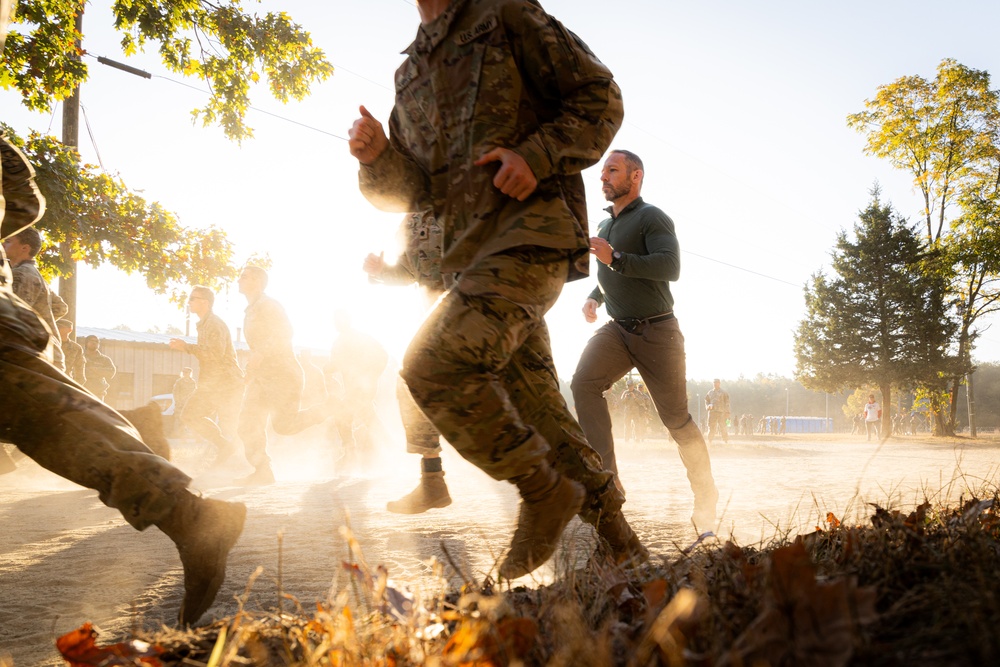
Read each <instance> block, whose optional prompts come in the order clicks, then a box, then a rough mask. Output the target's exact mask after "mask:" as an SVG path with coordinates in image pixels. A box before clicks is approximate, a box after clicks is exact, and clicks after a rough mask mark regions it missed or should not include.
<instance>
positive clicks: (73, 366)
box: [61, 340, 87, 384]
mask: <svg viewBox="0 0 1000 667" xmlns="http://www.w3.org/2000/svg"><path fill="white" fill-rule="evenodd" d="M61 347H62V351H63V357H65V360H66V375H68V376H70V377H71V378H73V379H74V380H76V381H77V382H78V383H80V384H85V383H86V382H87V371H86V367H85V364H84V359H83V346H82V345H80V344H79V343H76V342H74V341H71V340H64V341H61Z"/></svg>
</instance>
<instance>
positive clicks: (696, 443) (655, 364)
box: [572, 318, 716, 499]
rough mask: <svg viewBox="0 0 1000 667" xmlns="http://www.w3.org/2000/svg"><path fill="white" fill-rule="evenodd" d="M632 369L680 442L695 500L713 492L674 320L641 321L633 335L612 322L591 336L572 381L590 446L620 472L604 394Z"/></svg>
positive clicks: (682, 339)
mask: <svg viewBox="0 0 1000 667" xmlns="http://www.w3.org/2000/svg"><path fill="white" fill-rule="evenodd" d="M633 368H635V369H636V370H638V371H639V375H640V376H641V377H642V381H643V382H644V383H645V385H646V389H648V390H649V395H650V397H651V398H652V399H653V405H654V406H655V407H656V413H657V414H658V415H659V417H660V421H661V422H663V425H664V426H665V427H667V430H668V431H670V435H671V436H672V437H673V438H674V440H675V441H677V445H678V451H679V452H680V455H681V461H682V462H683V463H684V466H685V468H686V469H687V474H688V480H689V481H690V482H691V488H692V490H693V491H694V493H695V498H696V499H697V498H698V497H699V496H702V495H703V494H707V495H712V494H714V493H715V492H716V491H715V480H714V478H713V477H712V464H711V460H710V458H709V455H708V448H707V446H706V445H705V438H704V437H703V436H702V434H701V431H700V430H699V429H698V428H697V426H696V425H695V424H694V423H693V421H692V419H691V414H690V412H688V403H687V378H686V372H687V368H686V361H685V353H684V334H682V333H681V329H680V326H679V325H678V323H677V319H676V318H675V319H670V320H665V321H663V322H656V323H654V324H646V325H643V326H642V327H641V328H639V329H637V330H636V332H635V333H629V332H628V331H626V330H625V329H624V328H622V326H621V325H619V324H617V323H616V322H608V323H607V324H605V325H604V326H602V327H601V328H600V329H598V330H597V331H596V332H595V333H594V335H593V337H591V339H590V341H589V342H588V343H587V347H586V348H585V349H584V351H583V354H582V355H581V356H580V362H579V363H578V364H577V367H576V373H574V375H573V382H572V390H573V400H574V402H575V403H576V413H577V415H578V417H579V419H580V425H581V426H582V427H583V431H584V433H585V434H586V436H587V441H588V442H590V446H591V447H593V448H594V449H595V450H596V451H597V453H598V454H600V455H601V458H602V459H603V460H604V465H605V466H606V467H607V468H608V469H610V470H613V471H614V472H615V473H617V472H618V463H617V461H616V460H615V442H614V435H613V434H612V431H611V412H610V410H609V409H608V401H607V399H605V398H604V392H606V391H607V390H608V389H610V388H611V385H613V384H614V383H615V382H617V381H618V380H620V379H621V378H623V377H625V374H626V373H628V372H629V371H630V370H632V369H633ZM689 424H690V426H688V425H689Z"/></svg>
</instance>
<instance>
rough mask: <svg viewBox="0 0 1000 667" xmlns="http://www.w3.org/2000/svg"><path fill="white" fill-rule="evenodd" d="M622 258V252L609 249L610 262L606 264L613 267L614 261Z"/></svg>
mask: <svg viewBox="0 0 1000 667" xmlns="http://www.w3.org/2000/svg"><path fill="white" fill-rule="evenodd" d="M621 259H622V253H621V251H619V250H613V251H611V262H610V263H609V264H608V266H609V267H610V268H612V269H613V268H615V262H620V261H621Z"/></svg>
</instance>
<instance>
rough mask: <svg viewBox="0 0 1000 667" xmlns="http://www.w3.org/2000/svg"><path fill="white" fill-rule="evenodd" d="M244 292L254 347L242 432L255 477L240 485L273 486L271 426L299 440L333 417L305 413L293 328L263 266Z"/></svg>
mask: <svg viewBox="0 0 1000 667" xmlns="http://www.w3.org/2000/svg"><path fill="white" fill-rule="evenodd" d="M239 285H240V293H241V294H243V295H244V296H245V297H246V298H247V309H246V315H245V317H244V320H243V333H244V334H245V335H246V337H247V345H248V346H249V347H250V360H249V361H248V362H247V366H246V389H245V392H244V394H243V407H242V408H241V409H240V418H239V426H238V428H237V431H238V433H239V436H240V440H242V441H243V448H244V451H245V453H246V457H247V461H249V462H250V465H252V466H253V467H254V472H253V473H251V474H250V475H248V476H247V477H244V478H242V479H239V480H237V483H238V484H251V485H257V484H273V483H274V472H273V471H272V470H271V459H270V457H269V456H268V455H267V423H268V419H270V421H271V427H272V428H273V429H274V431H275V433H278V434H280V435H294V434H295V433H299V432H300V431H303V430H305V429H307V428H309V427H310V426H314V425H316V424H320V423H322V422H323V421H325V420H326V418H327V417H328V416H329V410H328V409H327V406H326V405H318V406H313V407H311V408H309V409H307V410H300V409H299V405H300V402H301V399H302V385H303V379H302V367H301V366H299V362H298V360H297V359H296V358H295V352H294V350H293V348H292V324H291V322H289V321H288V316H287V315H286V314H285V309H284V308H283V307H282V305H281V304H280V303H278V302H277V301H275V300H274V299H272V298H271V297H270V296H268V295H267V294H264V289H265V288H266V287H267V271H265V270H264V269H262V268H260V267H259V266H248V267H246V268H245V269H243V273H242V274H240V278H239Z"/></svg>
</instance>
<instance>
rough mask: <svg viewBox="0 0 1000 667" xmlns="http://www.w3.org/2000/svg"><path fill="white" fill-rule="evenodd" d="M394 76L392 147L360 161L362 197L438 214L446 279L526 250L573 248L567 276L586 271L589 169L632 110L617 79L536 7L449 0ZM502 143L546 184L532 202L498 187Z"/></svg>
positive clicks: (526, 2)
mask: <svg viewBox="0 0 1000 667" xmlns="http://www.w3.org/2000/svg"><path fill="white" fill-rule="evenodd" d="M405 53H406V55H407V59H406V61H405V62H404V63H403V64H402V65H401V66H400V68H399V69H398V70H397V71H396V104H395V106H394V108H393V111H392V114H391V116H390V118H389V136H390V146H389V148H388V149H387V150H385V151H384V152H383V153H382V154H381V155H380V156H379V157H378V158H377V159H376V160H375V161H374V162H372V163H371V164H369V165H362V166H361V171H360V185H361V190H362V192H363V193H364V195H365V196H366V197H367V198H368V199H369V200H370V201H371V202H372V203H373V204H374V205H376V206H378V207H380V208H382V209H384V210H395V211H402V212H414V211H423V210H425V209H427V208H430V209H432V210H433V211H434V214H435V216H436V217H437V220H438V223H439V224H440V225H441V229H442V237H443V238H442V247H443V248H444V253H443V257H442V264H441V268H442V271H444V272H445V273H460V272H461V271H463V270H464V269H465V268H466V267H468V266H470V265H472V264H473V263H475V262H476V261H478V260H480V259H482V258H483V257H487V256H489V255H493V254H496V253H499V252H503V251H505V250H508V249H510V248H514V247H518V246H541V247H546V248H559V249H565V250H567V252H569V253H570V254H571V255H572V257H573V259H574V260H575V262H573V263H572V264H571V267H570V276H569V278H570V279H575V278H581V277H583V276H585V275H587V273H588V263H589V257H588V248H589V241H588V239H589V230H588V228H587V212H586V197H585V193H584V186H583V177H582V176H581V174H580V172H581V171H582V170H583V169H585V168H586V167H589V166H590V165H592V164H594V163H595V162H597V161H598V160H599V159H600V158H601V156H602V155H603V154H604V151H605V150H607V148H608V146H609V145H610V143H611V140H612V139H613V138H614V136H615V133H616V132H617V131H618V127H619V126H620V125H621V121H622V117H623V114H624V111H623V106H622V99H621V92H620V91H619V89H618V86H617V84H616V83H615V82H614V80H613V78H612V75H611V72H610V71H609V70H608V69H607V67H605V66H604V65H603V64H602V63H601V62H600V61H599V60H598V59H597V57H596V56H594V54H593V53H592V52H591V51H590V49H588V48H587V46H586V45H585V44H584V43H583V42H582V41H581V40H580V39H579V38H578V37H577V36H576V35H574V34H573V33H572V32H570V31H569V30H567V29H566V28H565V27H563V26H562V24H560V23H559V22H558V21H557V20H555V19H554V18H552V17H551V16H549V15H548V14H546V13H545V11H544V10H542V8H541V7H540V6H539V5H538V3H537V2H535V1H534V0H452V2H451V4H450V5H449V6H448V8H447V9H446V10H445V11H444V13H442V15H441V16H439V17H438V18H437V19H435V20H434V21H433V22H431V23H429V24H427V25H421V26H420V28H419V29H418V31H417V37H416V40H415V41H414V42H413V43H412V44H411V45H410V46H409V47H408V48H407V49H406V51H405ZM496 147H504V148H509V149H511V150H513V151H514V152H516V153H517V154H518V155H520V156H521V157H522V158H524V160H525V161H526V162H527V163H528V166H530V167H531V170H532V172H533V173H534V175H535V177H536V178H537V179H538V187H537V188H536V190H535V191H534V192H533V193H532V194H531V195H530V196H529V197H528V198H527V199H526V200H525V201H523V202H519V201H517V200H516V199H513V198H511V197H508V196H506V195H504V194H502V193H501V192H500V191H499V190H498V189H497V188H495V187H494V186H493V178H494V176H495V174H496V172H497V170H498V168H499V167H498V164H497V163H491V164H488V165H486V166H482V167H477V166H475V165H474V164H473V162H474V161H475V160H477V159H478V158H479V157H480V156H482V155H483V154H485V153H487V152H488V151H490V150H492V149H493V148H496Z"/></svg>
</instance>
